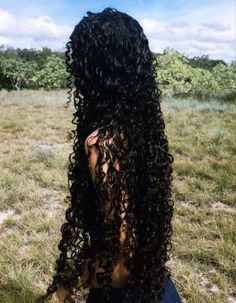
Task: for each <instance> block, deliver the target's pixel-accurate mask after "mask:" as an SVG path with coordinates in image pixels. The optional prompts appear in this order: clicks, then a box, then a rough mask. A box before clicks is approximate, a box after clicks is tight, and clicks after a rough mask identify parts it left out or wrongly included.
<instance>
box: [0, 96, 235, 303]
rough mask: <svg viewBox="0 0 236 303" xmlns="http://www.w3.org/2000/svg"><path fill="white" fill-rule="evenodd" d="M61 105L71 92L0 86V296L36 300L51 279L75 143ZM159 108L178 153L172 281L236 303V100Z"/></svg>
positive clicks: (186, 298) (195, 294)
mask: <svg viewBox="0 0 236 303" xmlns="http://www.w3.org/2000/svg"><path fill="white" fill-rule="evenodd" d="M65 102H66V92H65V91H58V92H47V93H46V92H43V91H38V92H37V91H36V92H32V91H22V92H12V93H7V92H6V91H2V92H0V121H1V122H0V143H1V153H0V168H1V175H0V184H1V187H0V233H1V237H0V251H1V253H0V302H4V303H13V302H16V303H23V302H24V303H30V302H34V298H35V297H37V296H38V295H39V294H42V292H43V291H44V290H45V289H46V286H47V283H49V282H50V281H51V276H52V274H53V267H54V260H55V258H56V257H57V254H58V250H57V244H58V241H59V239H60V226H61V224H62V223H63V221H64V211H65V209H66V206H67V205H66V204H65V203H64V202H63V199H64V198H65V197H66V195H67V165H68V155H69V153H70V152H71V149H72V142H68V141H67V138H66V137H67V134H68V132H69V131H70V129H71V128H73V125H72V124H71V119H72V111H73V108H72V104H71V105H70V107H69V108H65V106H64V105H65ZM162 110H163V114H164V117H165V122H166V133H167V136H168V138H169V144H170V152H171V153H172V155H173V156H174V159H175V162H174V165H173V168H174V174H173V177H174V180H173V186H172V188H173V199H174V201H175V213H174V218H173V230H174V233H173V238H172V239H173V250H172V254H171V260H170V261H169V264H168V265H169V266H170V267H171V268H172V279H173V280H174V282H175V284H176V287H177V289H178V291H179V293H180V295H181V297H182V299H183V302H190V303H201V302H207V303H213V302H214V303H222V302H223V303H233V302H236V290H235V288H234V286H235V285H236V260H235V258H236V243H235V239H236V205H235V201H236V196H235V192H236V191H235V190H236V175H235V172H236V159H235V158H236V157H235V155H236V132H235V129H236V105H234V104H232V103H231V104H219V103H217V102H214V101H212V102H198V101H194V100H192V101H191V100H171V99H168V100H163V102H162ZM53 302H56V300H54V301H53ZM81 302H82V301H81Z"/></svg>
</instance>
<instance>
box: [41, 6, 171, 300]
mask: <svg viewBox="0 0 236 303" xmlns="http://www.w3.org/2000/svg"><path fill="white" fill-rule="evenodd" d="M66 46H67V51H66V52H65V55H66V65H67V71H68V72H69V73H70V78H68V83H69V91H68V95H69V97H68V98H69V100H70V101H71V99H72V98H73V100H74V107H75V112H74V114H73V115H74V117H73V120H72V123H73V124H74V125H75V129H74V130H72V134H71V136H70V137H69V139H73V152H72V153H71V154H70V155H69V162H70V164H69V167H68V189H69V193H70V194H69V196H68V197H67V199H68V201H69V205H68V209H67V211H66V222H65V223H64V224H63V225H62V228H61V236H62V238H61V241H60V243H59V246H58V248H59V251H60V255H59V257H58V259H57V262H56V264H57V265H56V268H55V271H56V273H55V275H54V276H53V282H52V284H51V285H50V286H49V288H48V290H47V296H49V295H50V294H52V293H53V292H55V291H56V290H57V289H58V288H59V287H64V288H67V289H71V288H72V289H76V292H79V291H80V289H81V287H83V288H86V287H88V284H86V283H81V285H80V286H78V279H79V277H80V275H81V274H82V268H83V264H84V262H85V261H86V260H87V259H88V258H90V259H91V264H92V263H93V262H95V260H98V262H99V265H100V266H101V268H103V269H104V271H103V272H99V273H97V274H96V278H97V282H98V283H99V284H100V285H101V286H102V287H103V288H104V289H105V293H106V296H107V298H108V299H109V298H110V290H111V283H112V279H111V274H112V270H113V265H114V262H115V260H116V259H117V257H118V255H117V251H118V250H119V241H118V238H119V236H120V227H121V224H122V222H121V216H122V215H123V217H124V222H125V225H124V226H125V230H126V235H127V237H126V239H125V241H124V245H123V248H124V249H123V256H124V258H125V266H126V267H127V269H128V271H129V272H130V278H129V279H128V281H127V292H126V294H125V297H124V301H123V302H129V298H130V295H131V293H132V290H133V288H136V290H137V291H138V295H139V296H140V300H141V302H147V303H151V302H153V300H154V299H155V298H157V299H161V298H162V296H163V294H164V288H165V286H166V283H167V280H168V278H169V277H170V275H171V272H170V268H168V267H167V266H166V262H167V261H168V260H169V258H170V257H169V252H170V250H171V236H172V225H171V220H172V216H173V200H172V199H171V187H170V185H171V181H172V176H171V174H172V162H173V161H174V158H173V156H172V155H171V154H170V153H169V146H168V139H167V137H166V134H165V123H164V119H163V113H162V111H161V107H160V103H161V91H160V90H159V88H158V86H157V83H156V59H155V58H154V56H153V54H152V53H151V51H150V48H149V43H148V40H147V38H146V36H145V34H144V32H143V29H142V27H141V26H140V24H139V23H138V22H137V21H136V20H135V19H133V18H132V17H130V16H129V15H127V14H125V13H121V12H119V11H118V10H116V9H114V8H106V9H104V10H103V11H102V12H101V13H92V12H87V16H85V17H84V18H83V19H82V20H81V21H80V22H79V23H78V24H77V25H76V26H75V28H74V30H73V32H72V34H71V36H70V41H69V42H68V43H67V45H66ZM71 79H73V85H74V86H75V90H74V92H73V94H72V80H71ZM94 130H97V131H98V134H97V143H96V144H95V146H96V148H97V150H98V159H97V163H96V167H95V179H94V180H93V181H94V182H92V181H91V174H90V173H91V172H90V170H89V166H88V164H89V154H90V153H88V155H86V153H85V149H84V146H85V145H84V143H85V140H86V138H87V137H88V135H89V134H90V133H91V132H92V131H94ZM110 140H112V144H111V143H109V142H111V141H110ZM125 142H127V144H126V143H125ZM116 161H118V162H119V163H120V167H121V169H120V170H119V171H117V170H116V169H115V167H114V166H115V163H116ZM105 163H106V164H107V165H108V170H107V173H104V171H103V165H104V164H105ZM124 191H125V192H126V193H127V197H128V198H125V199H124V198H123V193H124ZM105 201H110V208H109V211H108V214H109V215H111V213H112V210H114V220H113V221H112V222H111V221H109V220H108V217H107V212H106V211H104V203H105ZM91 226H96V229H97V230H98V231H100V233H99V235H95V234H93V233H92V232H91ZM130 255H131V256H132V257H130ZM68 267H69V269H70V271H69V272H70V274H69V275H66V274H65V270H66V268H68ZM90 273H91V275H92V273H93V270H91V271H90ZM91 275H90V277H89V278H88V280H87V282H88V281H90V280H91Z"/></svg>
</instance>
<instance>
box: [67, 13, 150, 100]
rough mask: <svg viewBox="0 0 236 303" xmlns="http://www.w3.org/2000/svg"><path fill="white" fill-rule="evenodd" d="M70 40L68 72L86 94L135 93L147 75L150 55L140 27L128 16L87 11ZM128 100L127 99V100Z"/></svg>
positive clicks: (148, 73) (148, 74)
mask: <svg viewBox="0 0 236 303" xmlns="http://www.w3.org/2000/svg"><path fill="white" fill-rule="evenodd" d="M87 15H88V16H86V17H84V18H83V19H82V20H81V21H80V22H79V23H78V24H77V25H76V26H75V28H74V30H73V32H72V34H71V36H70V39H71V43H70V47H71V51H72V54H71V55H72V59H73V63H72V65H71V72H72V74H73V75H74V77H75V78H77V79H80V80H79V81H78V82H77V85H78V88H79V89H80V90H81V93H82V94H84V95H85V96H91V97H92V96H97V95H102V96H103V95H109V94H112V95H114V94H119V95H120V96H122V95H124V90H126V97H127V93H128V92H130V93H135V92H134V91H133V90H132V88H131V87H132V86H134V85H137V84H138V83H141V82H143V81H145V79H146V78H147V77H148V76H150V67H151V63H152V54H151V51H150V49H149V44H148V40H147V38H146V36H145V35H144V33H143V29H142V27H141V26H140V25H139V23H138V22H137V21H136V20H135V19H133V18H132V17H131V16H129V15H127V14H125V13H121V12H119V11H117V10H115V9H111V8H106V9H104V10H103V11H102V12H101V13H91V12H88V13H87ZM127 101H128V100H127Z"/></svg>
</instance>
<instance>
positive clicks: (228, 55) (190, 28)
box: [140, 7, 236, 62]
mask: <svg viewBox="0 0 236 303" xmlns="http://www.w3.org/2000/svg"><path fill="white" fill-rule="evenodd" d="M228 9H229V10H230V9H231V8H230V7H229V8H228ZM215 11H216V7H211V9H210V8H209V7H208V8H207V9H206V10H205V11H203V10H201V12H200V13H199V12H192V13H191V14H190V16H189V15H188V17H186V16H185V15H184V16H183V20H182V19H181V18H179V19H176V20H175V21H173V22H169V23H168V22H163V21H160V20H158V19H154V18H142V19H141V20H140V24H141V26H142V27H143V29H144V32H145V34H146V35H147V37H148V39H149V44H150V48H151V49H152V50H153V51H154V52H162V51H163V49H164V48H165V47H167V46H169V47H173V48H175V49H177V50H179V51H181V52H184V53H185V54H187V55H190V56H193V55H194V56H195V55H202V54H205V55H209V56H210V57H211V58H213V59H224V60H226V61H228V62H229V61H232V60H235V59H236V49H235V39H236V29H235V24H234V22H232V20H231V19H230V20H226V19H225V18H219V19H220V20H219V21H215V17H212V18H211V13H212V12H215ZM218 13H219V11H218ZM224 13H226V12H225V11H224ZM191 15H192V18H193V19H192V22H191V20H190V17H191ZM200 16H202V18H200ZM207 16H208V22H207V21H205V20H206V19H207V18H206V17H207ZM227 16H228V17H233V16H234V14H231V13H230V12H228V14H227ZM185 17H186V18H185ZM233 19H234V18H233Z"/></svg>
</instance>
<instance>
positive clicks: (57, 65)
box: [30, 54, 67, 89]
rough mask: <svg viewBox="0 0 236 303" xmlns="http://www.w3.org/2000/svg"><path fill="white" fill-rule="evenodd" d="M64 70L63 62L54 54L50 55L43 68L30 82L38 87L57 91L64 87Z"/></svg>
mask: <svg viewBox="0 0 236 303" xmlns="http://www.w3.org/2000/svg"><path fill="white" fill-rule="evenodd" d="M66 76H67V74H66V69H65V64H64V62H63V60H62V59H61V58H59V57H57V56H56V55H55V54H52V55H50V56H49V57H48V58H47V60H46V63H45V64H44V65H43V68H42V69H41V70H39V71H38V72H37V73H36V75H35V76H34V77H32V78H30V81H31V82H32V83H34V84H37V85H38V87H44V88H46V89H57V88H65V87H66Z"/></svg>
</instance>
